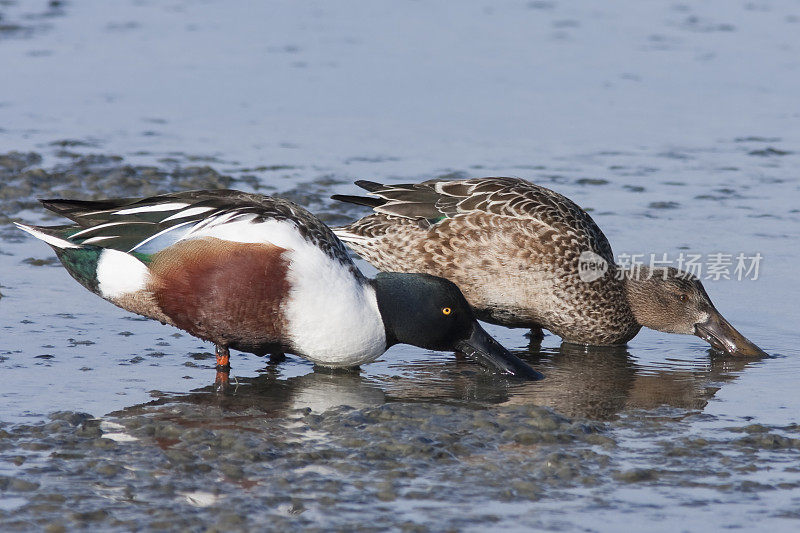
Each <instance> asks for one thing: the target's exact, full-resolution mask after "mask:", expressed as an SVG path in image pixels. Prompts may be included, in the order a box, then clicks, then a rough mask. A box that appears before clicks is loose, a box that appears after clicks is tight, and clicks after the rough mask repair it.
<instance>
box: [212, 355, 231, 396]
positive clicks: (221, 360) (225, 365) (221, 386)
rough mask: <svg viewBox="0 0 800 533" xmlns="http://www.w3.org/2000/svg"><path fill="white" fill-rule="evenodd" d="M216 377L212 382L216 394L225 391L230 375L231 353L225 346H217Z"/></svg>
mask: <svg viewBox="0 0 800 533" xmlns="http://www.w3.org/2000/svg"><path fill="white" fill-rule="evenodd" d="M216 352H217V366H216V368H217V377H216V379H215V380H214V388H215V389H216V390H217V391H218V392H222V391H225V390H226V389H227V388H228V386H229V384H230V379H229V378H230V373H231V352H230V350H228V347H227V346H223V345H221V344H217V350H216Z"/></svg>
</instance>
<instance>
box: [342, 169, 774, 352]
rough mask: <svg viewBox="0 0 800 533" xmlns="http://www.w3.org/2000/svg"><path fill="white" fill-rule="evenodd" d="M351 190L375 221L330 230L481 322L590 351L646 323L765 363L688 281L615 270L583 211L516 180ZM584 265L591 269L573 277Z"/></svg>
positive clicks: (674, 275)
mask: <svg viewBox="0 0 800 533" xmlns="http://www.w3.org/2000/svg"><path fill="white" fill-rule="evenodd" d="M356 184H357V185H358V186H360V187H362V188H363V189H366V190H367V191H369V193H370V195H371V196H372V197H363V196H347V195H335V196H333V198H334V199H337V200H342V201H344V202H350V203H355V204H361V205H366V206H368V207H371V208H372V209H373V210H374V214H370V215H368V216H366V217H364V218H362V219H360V220H358V221H356V222H353V223H352V224H350V225H348V226H344V227H340V228H334V233H336V234H337V235H338V236H339V238H341V239H342V240H343V241H345V242H346V243H347V244H348V245H349V246H350V247H351V248H352V249H353V250H355V251H356V252H357V253H358V254H359V255H361V256H362V257H364V258H365V259H366V260H367V261H369V262H370V263H372V264H373V265H375V266H376V267H377V268H379V269H381V270H392V271H398V272H426V273H429V274H433V275H435V276H442V277H446V278H448V279H451V280H452V281H454V282H455V283H456V284H457V285H458V286H459V287H460V288H461V290H462V291H463V292H464V295H465V296H466V297H467V300H468V301H469V302H470V304H471V305H472V306H473V308H474V309H475V311H476V314H477V316H478V317H479V318H481V319H483V320H487V321H489V322H494V323H496V324H502V325H505V326H510V327H528V328H531V330H532V332H533V333H534V334H535V335H537V336H541V334H542V333H541V328H546V329H548V330H550V331H552V332H553V333H555V334H556V335H558V336H560V337H562V338H563V339H564V340H565V341H567V342H572V343H579V344H593V345H613V344H624V343H626V342H627V341H629V340H630V339H632V338H633V337H634V336H635V335H636V334H637V333H638V332H639V329H640V328H641V327H642V326H646V327H649V328H652V329H656V330H659V331H666V332H670V333H686V334H693V335H697V336H699V337H701V338H703V339H705V340H706V341H707V342H709V343H710V344H711V345H712V346H713V347H714V348H716V349H720V350H724V351H726V352H728V353H731V354H737V355H744V356H761V355H765V354H764V352H763V351H761V349H759V348H758V347H757V346H756V345H755V344H753V343H751V342H750V341H748V340H747V339H746V338H745V337H744V336H743V335H741V334H740V333H739V332H738V331H736V330H735V329H734V328H733V326H731V325H730V323H728V322H727V321H726V320H725V319H724V318H723V317H722V315H720V313H719V312H718V311H717V310H716V308H715V307H714V304H712V303H711V300H710V299H709V297H708V295H707V294H706V291H705V289H704V288H703V285H702V284H701V283H700V281H699V280H698V279H697V278H695V277H694V276H691V275H689V274H687V273H685V272H681V271H679V270H677V269H674V268H660V269H658V268H656V269H650V268H647V267H641V268H637V269H631V270H624V269H621V267H619V266H618V265H616V264H615V263H614V257H613V254H612V252H611V245H609V243H608V240H607V239H606V237H605V235H603V232H602V231H600V228H598V227H597V224H595V222H594V220H592V218H591V217H590V216H589V214H588V213H586V211H584V210H583V209H581V208H580V207H578V205H576V204H575V203H574V202H572V201H571V200H569V199H568V198H566V197H564V196H562V195H560V194H558V193H556V192H554V191H551V190H550V189H546V188H544V187H540V186H538V185H534V184H532V183H529V182H527V181H525V180H522V179H516V178H479V179H468V180H458V181H443V180H431V181H426V182H424V183H418V184H406V185H382V184H380V183H374V182H370V181H357V182H356ZM586 264H590V265H593V266H595V267H596V268H597V270H595V271H589V272H586V271H584V272H581V268H582V266H583V267H584V268H586V266H585V265H586ZM603 269H605V270H603Z"/></svg>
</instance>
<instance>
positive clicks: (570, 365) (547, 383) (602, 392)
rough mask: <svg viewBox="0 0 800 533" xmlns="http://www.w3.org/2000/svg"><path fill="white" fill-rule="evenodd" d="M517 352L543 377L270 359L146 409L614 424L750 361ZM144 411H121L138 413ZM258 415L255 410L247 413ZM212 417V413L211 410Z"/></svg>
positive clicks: (695, 403) (716, 383)
mask: <svg viewBox="0 0 800 533" xmlns="http://www.w3.org/2000/svg"><path fill="white" fill-rule="evenodd" d="M515 354H516V355H517V356H519V357H520V358H522V359H524V360H526V361H527V362H529V363H531V364H532V365H534V366H536V367H537V368H541V369H542V371H543V372H544V374H545V375H546V376H547V377H546V379H544V380H541V381H537V382H530V383H512V382H509V381H508V380H504V379H502V378H500V377H497V376H495V375H493V374H492V373H489V372H485V371H480V370H476V369H475V367H474V366H470V365H469V364H465V363H463V362H461V361H457V360H456V361H454V360H452V359H438V360H433V361H431V360H425V359H420V360H414V361H405V362H399V363H393V364H391V370H392V376H396V375H403V376H404V378H403V379H394V378H393V377H392V376H383V375H381V376H364V375H362V374H361V373H359V372H358V371H351V372H342V371H338V372H321V371H319V369H318V370H317V371H316V372H310V373H308V374H305V375H301V376H295V377H289V378H283V377H281V375H280V373H281V370H282V369H281V367H279V366H276V365H269V366H268V367H267V368H266V369H265V370H264V373H263V374H261V375H260V376H258V377H255V378H240V380H239V386H238V387H236V388H235V389H233V390H232V391H231V393H229V394H226V395H217V394H213V392H214V389H213V387H210V386H209V387H204V388H201V389H197V390H195V391H193V392H191V393H188V394H175V395H164V396H163V397H161V398H159V399H157V400H155V401H153V402H150V403H149V404H146V406H147V407H157V406H159V405H170V404H175V403H188V404H194V405H197V406H198V407H201V406H205V407H211V406H213V407H215V408H221V409H222V410H223V411H225V412H228V413H230V414H235V413H244V412H249V413H250V414H249V415H248V416H250V415H252V416H267V417H285V416H288V415H289V414H290V413H291V412H292V411H295V410H297V409H309V410H310V411H311V412H314V413H321V412H324V411H326V410H328V409H331V408H335V407H339V406H350V407H354V408H364V407H369V406H378V405H381V404H384V403H387V402H430V403H450V404H458V405H465V406H471V407H475V408H483V407H489V406H492V405H505V406H510V405H528V404H533V405H538V406H542V407H548V408H551V409H553V410H554V411H556V412H558V413H560V414H563V415H565V416H568V417H571V418H589V419H593V420H613V419H615V418H617V417H618V416H619V414H620V413H624V412H627V411H635V410H640V409H648V410H649V409H655V408H658V407H662V406H667V407H674V408H677V409H682V410H687V411H695V412H696V411H701V410H702V409H704V408H705V406H706V404H707V403H708V401H709V400H710V399H711V398H712V397H713V396H714V394H715V393H716V392H717V391H718V390H719V389H720V387H721V386H722V385H723V384H725V383H727V382H730V381H733V380H735V379H736V378H737V376H738V374H739V373H740V372H741V371H742V370H744V368H745V367H746V366H748V365H750V364H757V362H754V361H752V360H745V359H732V358H729V357H718V356H716V355H715V354H714V353H710V358H709V359H702V360H695V359H692V360H682V359H677V358H675V359H668V361H667V363H666V364H665V363H660V364H658V365H657V366H655V365H653V366H649V365H647V364H643V363H641V362H640V361H639V360H638V359H637V358H636V357H634V356H633V355H631V354H630V352H629V351H628V350H627V349H625V348H623V347H585V346H579V345H574V344H569V343H563V344H562V345H561V346H560V347H557V348H542V349H537V348H535V347H533V349H532V350H528V351H516V352H515ZM141 407H145V406H134V407H131V408H128V409H126V410H125V412H127V413H131V412H136V411H137V410H139V409H140V408H141ZM253 411H255V413H254V412H253ZM213 412H214V418H215V419H216V417H218V415H219V412H218V411H217V410H216V409H215V410H214V411H213Z"/></svg>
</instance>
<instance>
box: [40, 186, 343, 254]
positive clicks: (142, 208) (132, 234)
mask: <svg viewBox="0 0 800 533" xmlns="http://www.w3.org/2000/svg"><path fill="white" fill-rule="evenodd" d="M41 202H42V204H43V205H44V206H45V207H46V208H47V209H49V210H51V211H54V212H56V213H59V214H61V215H63V216H65V217H67V218H69V219H71V220H73V221H74V222H76V223H77V226H75V227H74V228H75V231H74V232H72V233H71V235H70V236H69V240H70V241H72V242H74V243H76V244H80V245H93V246H98V247H101V248H111V249H114V250H119V251H123V252H137V253H140V254H145V255H151V254H153V253H156V252H158V251H160V250H163V249H164V248H166V247H169V246H171V245H173V244H175V243H176V242H178V241H179V240H182V239H187V238H195V237H198V238H199V237H203V236H219V235H220V234H225V235H226V236H228V237H231V238H230V240H233V241H238V242H270V241H269V238H270V235H269V232H264V231H261V230H262V229H263V226H261V227H259V226H260V225H263V224H265V223H272V222H288V223H290V224H291V226H293V228H294V229H295V230H296V232H297V233H298V234H299V235H300V236H301V237H302V238H303V239H305V240H307V241H308V242H309V243H311V244H312V245H314V246H317V247H319V248H320V249H321V250H323V251H324V252H325V253H326V254H327V255H328V256H330V257H331V258H332V259H335V260H337V261H341V262H343V263H351V260H350V258H349V256H348V255H347V250H346V249H345V247H344V246H343V245H342V243H341V242H340V241H339V239H338V238H336V236H335V235H334V234H333V232H331V230H330V228H328V227H327V226H326V225H325V224H324V223H322V222H321V221H320V220H319V219H318V218H316V217H315V216H314V215H312V214H311V213H309V212H308V211H306V210H305V209H303V208H301V207H299V206H297V205H296V204H293V203H292V202H289V201H287V200H283V199H281V198H275V197H269V196H262V195H257V194H248V193H244V192H241V191H234V190H209V191H185V192H180V193H170V194H162V195H159V196H153V197H150V198H122V199H113V200H100V201H87V200H61V199H59V200H42V201H41ZM249 230H252V231H249Z"/></svg>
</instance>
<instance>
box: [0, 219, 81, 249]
mask: <svg viewBox="0 0 800 533" xmlns="http://www.w3.org/2000/svg"><path fill="white" fill-rule="evenodd" d="M14 225H15V226H17V227H18V228H19V229H21V230H22V231H26V232H28V233H30V234H31V235H33V236H34V237H36V238H37V239H39V240H42V241H44V242H46V243H47V244H49V245H50V246H54V247H56V248H60V249H63V248H80V246H79V245H77V244H75V243H74V242H70V241H68V240H66V239H61V238H59V237H56V236H54V235H49V234H47V233H45V232H43V231H39V230H38V229H36V228H34V227H33V226H28V225H26V224H20V223H19V222H14Z"/></svg>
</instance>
